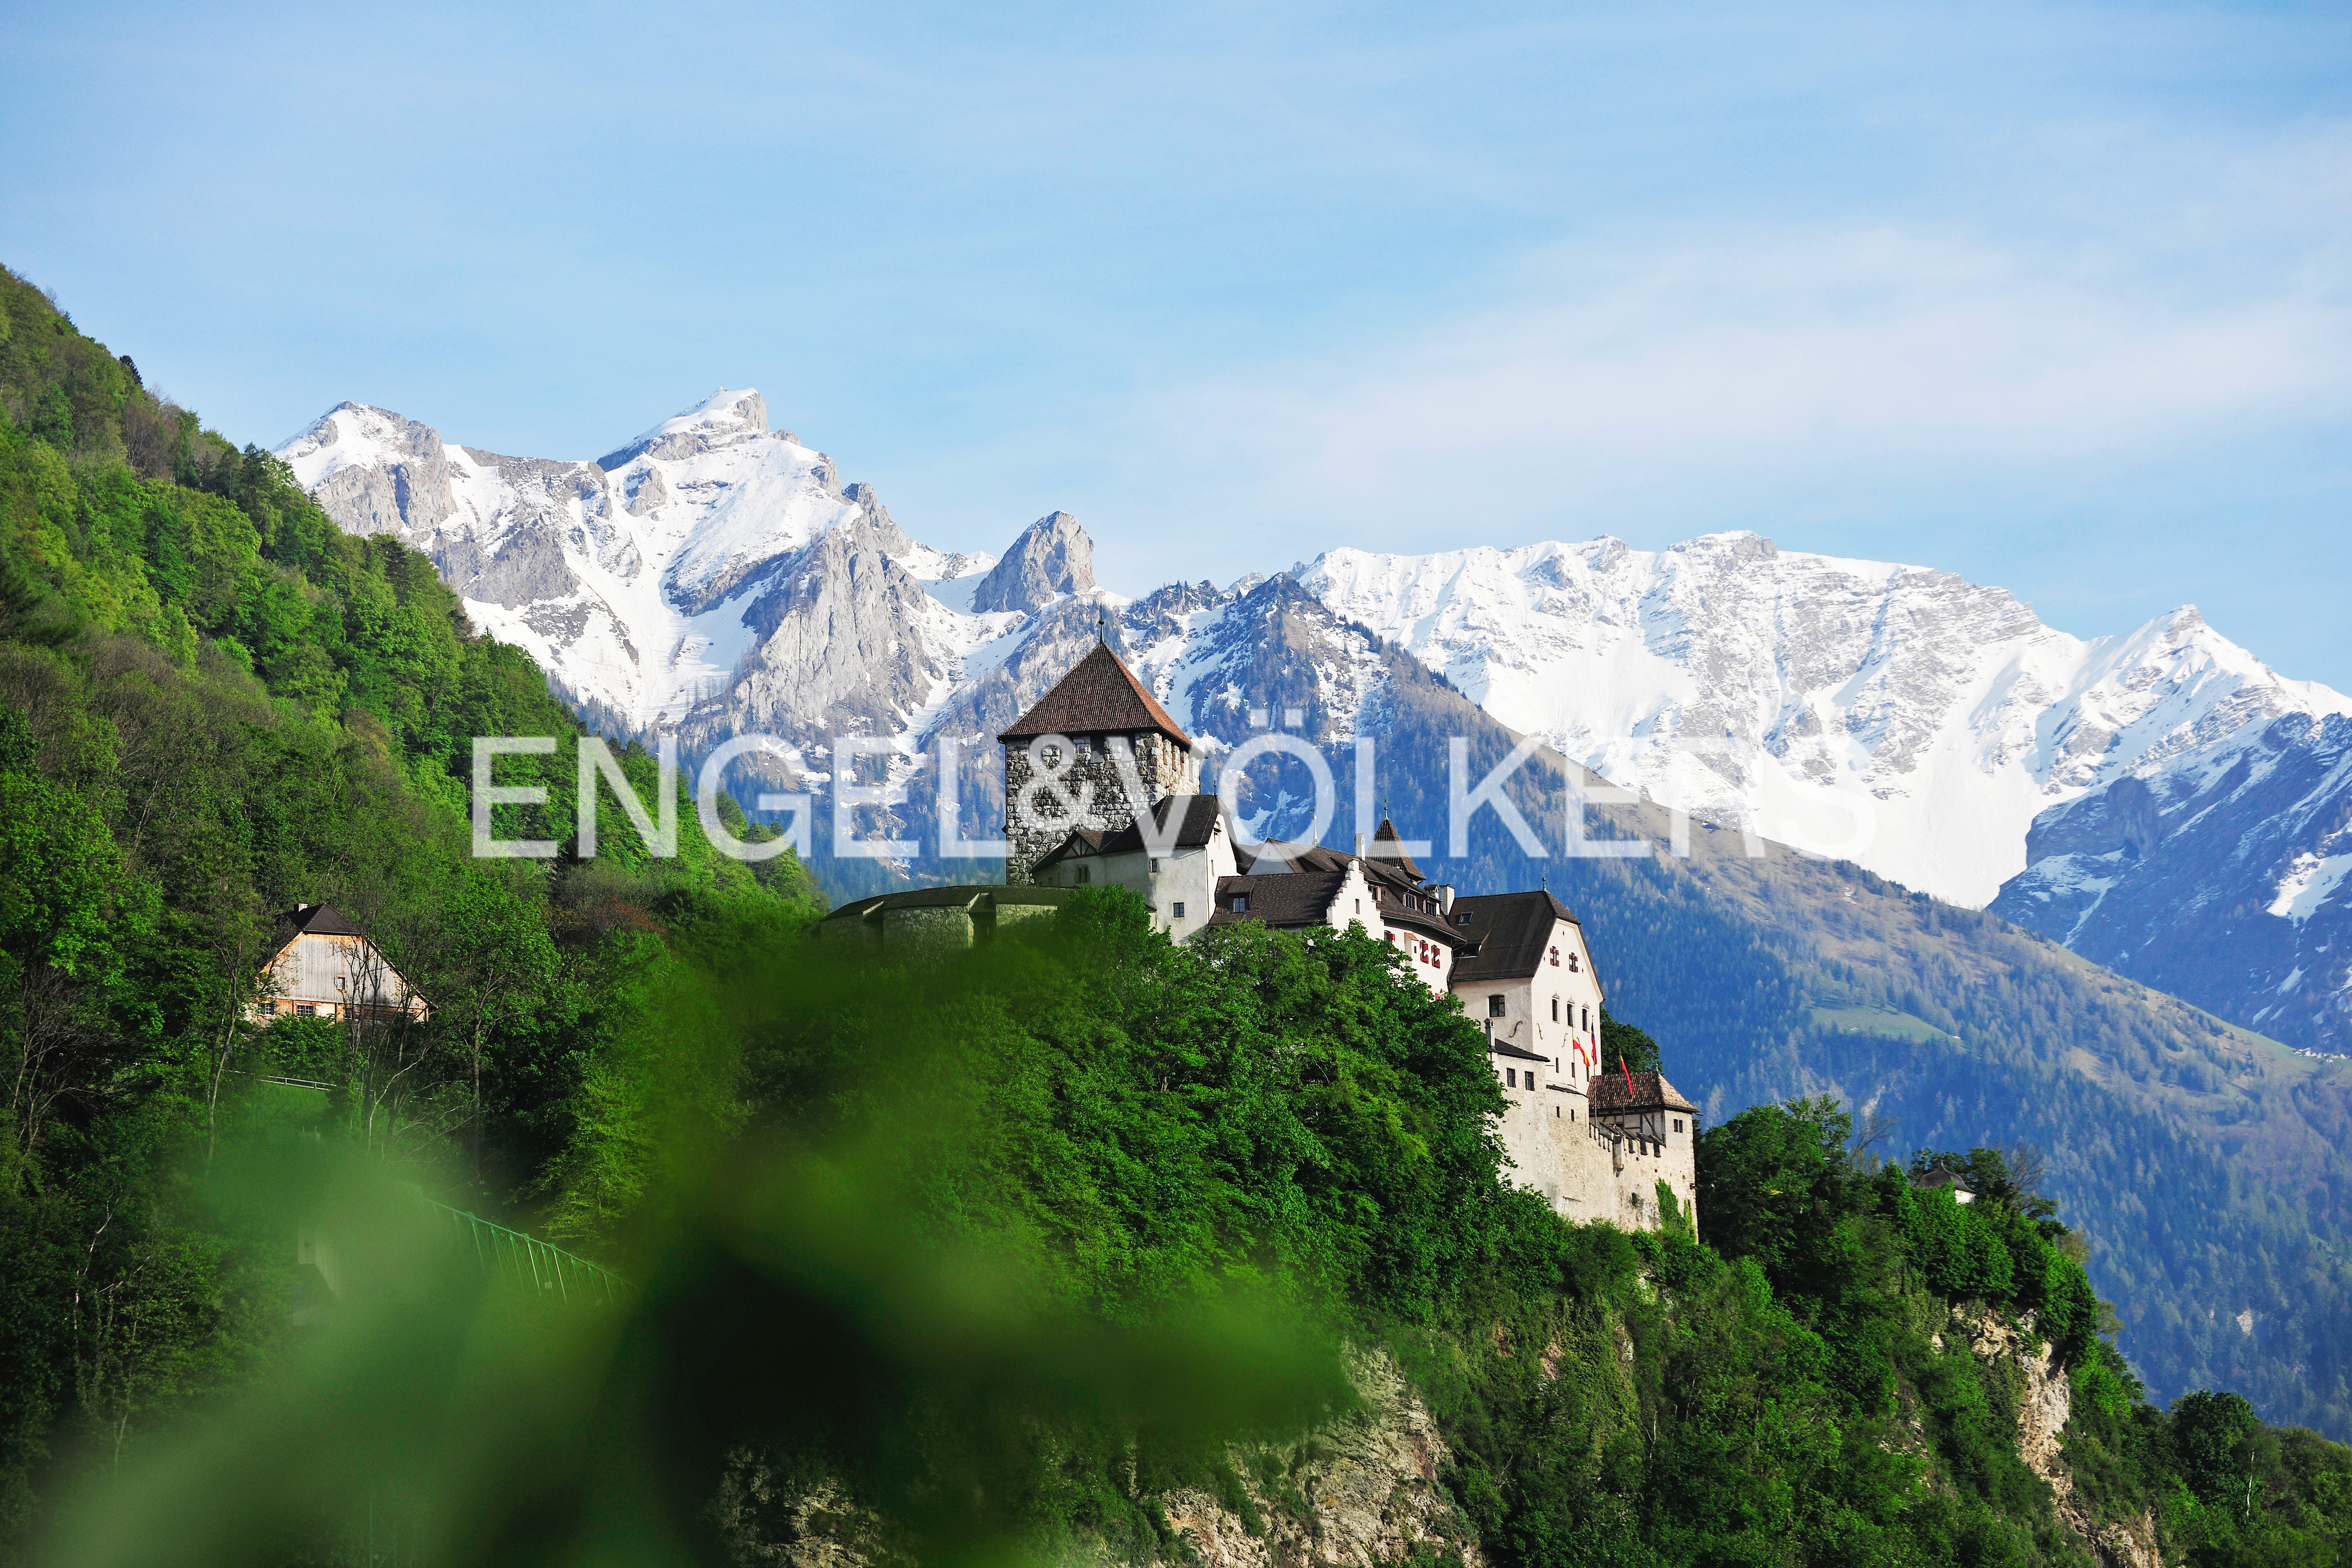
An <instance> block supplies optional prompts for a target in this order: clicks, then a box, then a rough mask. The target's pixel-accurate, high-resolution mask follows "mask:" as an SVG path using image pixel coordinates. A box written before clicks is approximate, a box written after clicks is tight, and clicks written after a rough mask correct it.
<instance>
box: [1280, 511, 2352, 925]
mask: <svg viewBox="0 0 2352 1568" xmlns="http://www.w3.org/2000/svg"><path fill="white" fill-rule="evenodd" d="M1301 580H1302V581H1303V582H1304V583H1305V584H1306V586H1307V589H1308V591H1309V592H1311V593H1313V594H1314V595H1316V596H1317V597H1318V598H1319V599H1320V600H1322V602H1323V603H1325V604H1326V605H1329V606H1330V607H1331V608H1332V609H1333V610H1334V611H1336V612H1338V613H1339V614H1340V615H1341V616H1346V617H1348V618H1349V619H1351V620H1355V621H1360V622H1361V623H1362V624H1364V625H1365V626H1370V628H1371V629H1372V630H1374V631H1375V632H1378V633H1379V634H1380V635H1381V637H1385V638H1389V639H1391V640H1393V641H1395V642H1397V643H1400V644H1402V646H1404V647H1407V648H1409V649H1411V650H1412V653H1413V655H1414V657H1416V658H1419V659H1421V660H1422V662H1423V663H1424V664H1426V665H1427V666H1429V667H1430V668H1432V669H1434V670H1437V671H1439V672H1441V673H1442V674H1444V676H1445V677H1446V678H1447V679H1450V680H1451V681H1452V682H1453V683H1454V685H1455V686H1456V687H1458V688H1459V689H1462V690H1463V691H1464V692H1465V693H1466V694H1467V695H1468V696H1470V697H1471V698H1472V699H1473V700H1475V701H1477V702H1478V703H1479V704H1480V705H1481V706H1482V707H1484V708H1485V709H1486V711H1488V712H1489V713H1492V714H1493V715H1494V716H1495V717H1496V718H1497V719H1499V720H1501V721H1503V722H1504V723H1506V724H1507V725H1509V726H1510V727H1511V728H1513V729H1515V730H1517V731H1521V732H1522V733H1526V734H1533V735H1540V736H1542V737H1543V738H1544V739H1545V740H1546V741H1548V742H1549V743H1550V744H1551V745H1552V746H1553V747H1555V748H1556V749H1558V750H1559V752H1560V753H1561V754H1562V755H1564V756H1566V757H1568V758H1569V759H1570V760H1571V761H1574V762H1578V763H1583V764H1584V765H1585V766H1587V767H1589V768H1591V769H1592V770H1593V771H1594V772H1596V773H1601V775H1603V776H1604V777H1606V778H1609V779H1611V780H1613V781H1615V782H1616V783H1617V784H1621V785H1623V786H1625V787H1627V788H1640V789H1644V790H1647V791H1648V792H1649V793H1650V794H1651V795H1653V796H1654V797H1655V798H1657V799H1659V800H1662V801H1667V802H1671V803H1673V804H1675V805H1684V806H1685V807H1686V808H1688V809H1691V810H1693V811H1704V812H1706V813H1708V814H1709V815H1712V816H1720V817H1724V818H1726V819H1743V820H1747V821H1750V822H1753V823H1755V824H1756V825H1757V826H1759V828H1760V830H1761V831H1762V832H1763V833H1764V834H1765V835H1766V836H1768V837H1772V838H1777V839H1779V840H1780V841H1781V842H1783V843H1787V844H1792V845H1795V846H1796V847H1799V848H1802V849H1811V850H1814V851H1816V852H1818V853H1822V854H1828V855H1834V856H1838V857H1841V858H1847V859H1852V860H1856V861H1859V862H1860V863H1862V864H1863V865H1865V866H1868V867H1869V868H1871V869H1873V870H1874V871H1876V872H1878V873H1879V874H1880V875H1882V876H1885V877H1890V878H1893V879H1895V880H1896V881H1899V882H1902V883H1904V884H1906V886H1909V887H1912V888H1916V889H1921V890H1923V891H1927V892H1931V893H1934V894H1936V895H1937V896H1938V897H1940V898H1944V899H1947V900H1951V901H1953V902H1956V903H1964V904H1970V905H1982V904H1984V903H1986V902H1988V901H1990V900H1991V899H1992V898H1993V896H1994V895H1995V893H1997V892H1998V891H1999V889H2000V885H2001V884H2002V882H2004V881H2006V880H2007V879H2010V878H2011V877H2013V876H2016V875H2017V874H2018V873H2019V872H2021V871H2022V870H2024V868H2025V866H2026V836H2027V829H2028V827H2029V826H2031V825H2032V822H2033V820H2034V818H2035V817H2036V816H2038V815H2040V814H2041V813H2042V812H2044V811H2047V810H2049V809H2050V808H2051V807H2053V806H2055V805H2063V804H2064V803H2065V802H2067V801H2070V800H2072V799H2074V798H2075V797H2076V796H2078V795H2083V794H2084V793H2086V792H2088V791H2090V790H2092V789H2095V788H2097V787H2098V786H2100V785H2101V784H2106V783H2109V782H2111V781H2113V780H2116V779H2119V778H2124V777H2129V776H2150V775H2153V774H2156V773H2162V772H2164V771H2166V770H2168V769H2169V768H2172V767H2175V766H2179V765H2193V766H2196V767H2200V768H2207V769H2210V768H2212V767H2215V766H2226V765H2227V763H2226V762H2224V761H2223V759H2225V758H2228V757H2233V756H2235V755H2237V754H2239V753H2240V752H2243V751H2244V750H2245V748H2247V747H2248V746H2250V745H2252V744H2253V743H2254V742H2255V741H2256V739H2257V738H2258V737H2259V735H2260V734H2261V733H2262V731H2263V729H2264V728H2265V727H2266V726H2267V725H2269V724H2270V723H2271V721H2273V720H2276V719H2279V718H2282V717H2284V716H2286V715H2289V714H2302V715H2308V716H2314V717H2316V716H2319V715H2324V714H2328V713H2346V714H2352V700H2347V699H2346V698H2344V697H2342V696H2340V695H2338V694H2337V693H2336V692H2333V691H2330V690H2328V689H2326V688H2324V687H2320V686H2316V685H2313V684H2310V683H2307V682H2301V681H2292V680H2286V679H2281V678H2280V677H2279V676H2277V675H2276V674H2274V673H2273V671H2271V670H2270V669H2269V668H2267V667H2265V666H2264V665H2263V663H2262V662H2261V661H2260V660H2258V659H2256V658H2254V657H2253V656H2252V654H2250V653H2248V652H2246V651H2245V650H2244V649H2243V648H2241V647H2237V646H2236V645H2235V644H2233V643H2231V641H2229V639H2227V638H2226V637H2221V635H2220V634H2219V633H2217V632H2215V631H2214V630H2213V629H2212V628H2211V627H2210V626H2207V625H2206V624H2205V623H2204V621H2203V620H2202V619H2200V617H2199V616H2198V615H2197V612H2196V611H2195V610H2194V609H2186V608H2185V609H2181V610H2179V611H2176V612H2174V613H2173V614H2171V615H2169V616H2161V617H2159V618H2158V619H2156V620H2154V621H2150V622H2149V623H2148V624H2147V625H2146V626H2141V627H2139V628H2137V630H2135V631H2131V632H2128V633H2126V634H2124V635H2122V636H2120V637H2102V638H2097V639H2095V640H2092V641H2088V642H2086V641H2084V640H2083V639H2081V638H2079V637H2070V636H2068V635H2067V634H2065V633H2063V632H2061V631H2057V630H2054V629H2053V628H2052V627H2049V626H2044V625H2042V622H2041V621H2040V620H2039V619H2038V618H2037V617H2036V616H2034V614H2033V611H2032V607H2031V606H2029V605H2025V604H2024V603H2022V602H2021V601H2020V600H2019V599H2017V598H2016V597H2015V596H2014V595H2011V594H2010V593H2009V592H2008V591H2007V590H2005V589H2001V588H1991V587H1984V586H1980V585H1979V584H1973V583H1969V582H1966V581H1964V580H1963V579H1961V578H1959V577H1956V576H1954V575H1952V574H1950V573H1948V572H1936V571H1930V570H1928V569H1927V568H1924V567H1918V566H1902V565H1892V564H1888V563H1882V562H1874V561H1848V560H1841V559H1838V558H1836V557H1832V556H1826V555H1810V554H1802V553H1799V552H1794V551H1782V550H1779V549H1777V548H1775V547H1774V545H1773V543H1772V542H1771V541H1770V540H1769V539H1766V538H1763V537H1761V536H1760V535H1758V534H1753V533H1733V534H1714V535H1709V536H1707V537H1706V538H1702V539H1695V540H1692V541H1690V542H1687V543H1685V544H1678V545H1675V546H1673V547H1672V548H1670V549H1666V550H1661V551H1654V552H1653V551H1639V550H1633V549H1631V548H1629V547H1627V546H1626V545H1625V544H1624V543H1622V542H1620V541H1618V540H1614V539H1598V540H1594V541H1592V542H1589V543H1584V544H1537V545H1530V546H1528V547H1527V548H1525V549H1519V550H1491V549H1477V550H1463V551H1454V552H1447V553H1444V554H1439V555H1417V556H1408V555H1372V554H1367V553H1365V552H1361V551H1356V550H1335V551H1332V552H1329V553H1328V554H1326V555H1324V556H1322V557H1320V558H1318V560H1317V561H1316V562H1315V563H1313V564H1312V565H1310V566H1309V567H1308V568H1307V570H1306V571H1305V572H1304V573H1303V574H1301Z"/></svg>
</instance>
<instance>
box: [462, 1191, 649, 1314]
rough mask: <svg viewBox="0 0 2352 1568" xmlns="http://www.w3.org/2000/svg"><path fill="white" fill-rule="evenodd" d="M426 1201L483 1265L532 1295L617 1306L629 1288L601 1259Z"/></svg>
mask: <svg viewBox="0 0 2352 1568" xmlns="http://www.w3.org/2000/svg"><path fill="white" fill-rule="evenodd" d="M424 1202H425V1205H427V1206H429V1207H432V1208H435V1209H437V1210H439V1211H440V1212H441V1213H442V1214H443V1215H446V1216H448V1219H449V1222H450V1224H451V1225H453V1226H456V1227H457V1230H458V1231H459V1232H460V1233H461V1234H463V1235H464V1236H465V1237H466V1238H467V1241H468V1242H470V1243H471V1244H472V1246H473V1248H474V1256H475V1257H476V1258H478V1259H480V1261H481V1265H482V1267H483V1268H484V1269H485V1270H487V1271H488V1272H489V1273H490V1274H492V1275H494V1276H496V1277H498V1278H499V1279H502V1280H504V1281H505V1282H506V1283H508V1284H509V1285H512V1286H514V1287H515V1288H516V1289H520V1290H521V1291H523V1292H524V1293H525V1294H527V1295H529V1296H530V1297H531V1298H533V1299H534V1300H541V1301H551V1302H555V1303H557V1304H559V1305H562V1306H567V1307H569V1306H617V1305H618V1304H619V1303H620V1300H621V1298H622V1297H624V1296H625V1295H627V1294H628V1289H629V1287H628V1282H627V1281H626V1280H625V1279H622V1278H621V1277H620V1276H619V1275H617V1274H615V1273H614V1272H613V1271H612V1270H611V1269H609V1268H604V1266H603V1265H602V1264H596V1263H591V1262H589V1261H588V1260H587V1259H586V1258H581V1257H578V1256H577V1255H575V1254H572V1253H569V1252H566V1251H564V1250H563V1248H562V1247H552V1246H550V1245H549V1244H548V1243H546V1242H544V1241H541V1240H540V1239H539V1238H538V1237H531V1236H525V1235H524V1234H523V1233H522V1232H520V1231H519V1230H509V1229H508V1228H507V1227H506V1226H502V1225H499V1224H496V1223H494V1222H493V1221H490V1220H487V1219H484V1218H483V1217H482V1216H481V1215H476V1214H467V1212H466V1211H465V1210H464V1209H453V1208H451V1207H450V1206H449V1205H447V1204H443V1203H435V1202H434V1201H433V1200H432V1199H431V1198H425V1199H424Z"/></svg>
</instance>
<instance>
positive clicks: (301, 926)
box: [278, 904, 367, 947]
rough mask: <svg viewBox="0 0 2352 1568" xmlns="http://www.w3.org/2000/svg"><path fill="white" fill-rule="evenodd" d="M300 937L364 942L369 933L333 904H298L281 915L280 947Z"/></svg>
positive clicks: (279, 921)
mask: <svg viewBox="0 0 2352 1568" xmlns="http://www.w3.org/2000/svg"><path fill="white" fill-rule="evenodd" d="M298 936H355V937H358V938H359V939H360V940H361V941H362V942H365V941H366V940H367V932H365V931H362V930H360V928H359V927H358V926H356V925H354V924H352V917H351V916H349V915H347V914H345V913H343V911H342V910H339V909H337V908H335V906H334V905H332V904H297V905H295V906H294V907H293V908H292V909H290V910H287V911H286V912H285V913H284V914H281V915H279V916H278V946H280V947H283V946H285V945H286V944H287V943H288V942H292V941H293V940H294V939H295V938H296V937H298Z"/></svg>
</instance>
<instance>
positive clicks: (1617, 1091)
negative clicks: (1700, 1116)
mask: <svg viewBox="0 0 2352 1568" xmlns="http://www.w3.org/2000/svg"><path fill="white" fill-rule="evenodd" d="M1584 1095H1585V1099H1586V1100H1587V1102H1588V1103H1590V1104H1591V1107H1592V1114H1593V1115H1595V1116H1609V1115H1628V1114H1631V1113H1632V1112H1633V1111H1637V1110H1688V1111H1693V1112H1696V1110H1698V1107H1697V1106H1696V1105H1693V1104H1692V1103H1691V1102H1690V1101H1689V1100H1685V1099H1684V1098H1683V1096H1682V1090H1680V1089H1676V1088H1675V1086H1674V1085H1673V1084H1670V1083H1668V1082H1667V1081H1666V1075H1665V1074H1664V1073H1657V1072H1637V1073H1635V1074H1634V1075H1633V1091H1632V1092H1631V1093H1628V1092H1626V1089H1625V1075H1624V1074H1622V1073H1621V1072H1619V1071H1617V1070H1616V1069H1615V1068H1603V1069H1602V1070H1601V1071H1600V1072H1596V1073H1594V1074H1593V1075H1592V1078H1591V1081H1589V1082H1588V1083H1586V1084H1585V1086H1584Z"/></svg>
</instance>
